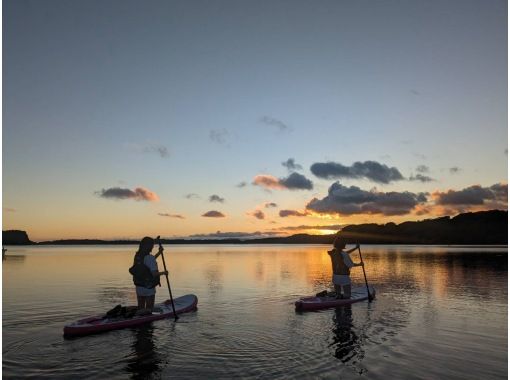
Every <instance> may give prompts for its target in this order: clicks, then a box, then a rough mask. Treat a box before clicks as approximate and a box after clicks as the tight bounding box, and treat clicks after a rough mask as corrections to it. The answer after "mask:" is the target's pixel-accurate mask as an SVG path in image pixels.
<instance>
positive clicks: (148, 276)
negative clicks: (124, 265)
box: [129, 252, 161, 289]
mask: <svg viewBox="0 0 510 380" xmlns="http://www.w3.org/2000/svg"><path fill="white" fill-rule="evenodd" d="M145 256H146V255H141V254H140V253H138V252H137V253H136V254H135V259H134V262H133V266H132V267H131V268H129V273H131V275H132V276H133V283H134V284H135V285H136V286H142V287H144V288H147V289H152V288H155V287H156V285H160V286H161V284H160V282H159V276H156V277H154V276H153V275H152V272H151V270H150V269H149V267H148V266H147V265H145V264H144V262H143V261H144V259H145Z"/></svg>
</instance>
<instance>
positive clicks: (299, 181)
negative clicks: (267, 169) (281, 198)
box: [252, 173, 313, 190]
mask: <svg viewBox="0 0 510 380" xmlns="http://www.w3.org/2000/svg"><path fill="white" fill-rule="evenodd" d="M252 184H253V185H256V186H260V187H263V188H265V189H268V190H311V189H313V183H312V181H310V180H309V179H307V178H306V177H305V176H304V175H302V174H299V173H292V174H291V175H289V176H288V177H287V178H276V177H273V176H272V175H267V174H260V175H257V176H255V178H254V179H253V182H252Z"/></svg>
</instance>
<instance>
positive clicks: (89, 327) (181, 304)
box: [64, 294, 198, 337]
mask: <svg viewBox="0 0 510 380" xmlns="http://www.w3.org/2000/svg"><path fill="white" fill-rule="evenodd" d="M197 303H198V298H197V296H195V295H194V294H188V295H185V296H182V297H178V298H174V305H175V312H176V314H182V313H187V312H190V311H194V310H196V309H197ZM154 310H155V311H153V312H152V314H148V315H135V316H133V317H132V318H125V317H122V316H120V317H106V316H105V315H101V316H92V317H88V318H84V319H80V320H78V321H76V322H73V323H71V324H68V325H66V326H64V336H66V337H72V336H83V335H89V334H97V333H100V332H105V331H110V330H117V329H123V328H127V327H135V326H139V325H142V324H145V323H149V322H152V321H157V320H159V319H164V318H170V317H173V316H174V312H173V309H172V303H171V302H170V300H166V301H165V302H163V303H160V304H156V305H154Z"/></svg>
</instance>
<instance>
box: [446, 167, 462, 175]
mask: <svg viewBox="0 0 510 380" xmlns="http://www.w3.org/2000/svg"><path fill="white" fill-rule="evenodd" d="M448 170H449V171H450V174H457V173H458V172H460V171H461V170H462V169H461V168H459V167H457V166H454V167H451V168H450V169H448Z"/></svg>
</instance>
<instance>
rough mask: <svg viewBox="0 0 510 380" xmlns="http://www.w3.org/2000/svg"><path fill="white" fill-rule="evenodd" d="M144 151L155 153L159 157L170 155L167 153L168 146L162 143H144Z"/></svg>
mask: <svg viewBox="0 0 510 380" xmlns="http://www.w3.org/2000/svg"><path fill="white" fill-rule="evenodd" d="M143 152H144V153H157V154H159V156H160V157H161V158H166V157H168V156H170V153H168V148H167V147H166V146H164V145H146V146H145V147H143Z"/></svg>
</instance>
